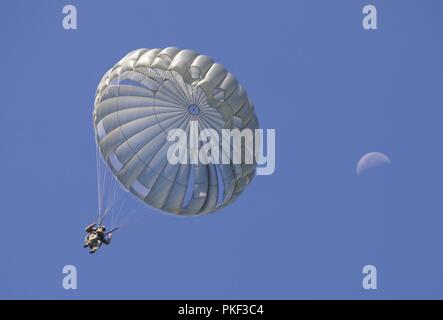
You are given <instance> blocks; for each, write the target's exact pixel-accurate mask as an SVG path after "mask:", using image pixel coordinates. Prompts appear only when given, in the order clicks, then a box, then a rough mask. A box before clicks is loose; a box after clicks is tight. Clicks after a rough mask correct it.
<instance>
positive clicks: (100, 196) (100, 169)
mask: <svg viewBox="0 0 443 320" xmlns="http://www.w3.org/2000/svg"><path fill="white" fill-rule="evenodd" d="M99 148H100V147H99V145H98V141H97V138H96V139H95V158H96V165H97V193H98V195H97V196H98V219H97V221H100V220H101V215H102V211H103V187H102V180H103V165H102V159H101V155H100V150H99Z"/></svg>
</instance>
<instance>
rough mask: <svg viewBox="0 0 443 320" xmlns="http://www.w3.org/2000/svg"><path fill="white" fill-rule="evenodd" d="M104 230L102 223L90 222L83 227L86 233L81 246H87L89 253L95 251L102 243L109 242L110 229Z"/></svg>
mask: <svg viewBox="0 0 443 320" xmlns="http://www.w3.org/2000/svg"><path fill="white" fill-rule="evenodd" d="M115 230H117V229H114V230H111V231H110V232H108V233H107V232H106V227H105V226H103V225H97V224H96V223H92V224H90V225H88V226H87V227H86V228H85V231H86V232H87V233H88V234H87V235H86V238H85V242H84V243H83V248H87V247H89V253H95V252H96V251H97V250H98V249H99V248H100V247H101V245H102V243H104V244H106V245H108V244H110V243H111V239H112V231H115Z"/></svg>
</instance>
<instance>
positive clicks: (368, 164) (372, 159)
mask: <svg viewBox="0 0 443 320" xmlns="http://www.w3.org/2000/svg"><path fill="white" fill-rule="evenodd" d="M390 163H391V159H389V157H388V156H387V155H385V154H384V153H381V152H369V153H367V154H365V155H364V156H363V157H361V158H360V160H358V163H357V175H361V174H362V173H363V172H365V171H367V170H369V169H371V168H375V167H379V166H381V165H387V164H390Z"/></svg>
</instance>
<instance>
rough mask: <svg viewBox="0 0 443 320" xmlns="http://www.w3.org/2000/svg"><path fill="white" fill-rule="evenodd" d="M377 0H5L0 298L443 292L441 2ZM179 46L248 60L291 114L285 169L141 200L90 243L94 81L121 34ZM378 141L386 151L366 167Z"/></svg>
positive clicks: (282, 110) (267, 92) (244, 66)
mask: <svg viewBox="0 0 443 320" xmlns="http://www.w3.org/2000/svg"><path fill="white" fill-rule="evenodd" d="M368 3H369V2H367V1H355V0H354V1H350V0H349V1H345V0H337V1H326V0H324V1H319V0H315V1H313V0H309V1H308V0H305V1H261V2H259V1H234V0H230V1H223V2H215V1H203V0H201V1H194V0H189V1H124V2H123V1H69V2H66V3H65V2H64V1H32V2H31V1H5V3H4V4H3V10H2V11H1V13H0V15H1V19H0V34H1V39H2V50H1V51H0V57H1V59H2V61H3V64H2V75H3V76H2V77H1V79H0V81H1V87H2V88H3V91H2V92H3V94H2V103H1V108H0V119H1V120H2V122H1V123H2V125H1V126H0V135H1V137H2V139H1V140H0V150H1V157H0V164H1V168H2V174H1V177H2V179H1V183H0V194H1V195H2V196H1V200H2V201H1V202H0V212H1V217H2V226H3V228H2V229H3V230H2V232H0V242H1V244H2V258H1V263H0V298H61V299H79V298H86V299H91V298H135V299H143V298H147V299H167V298H184V299H186V298H204V299H212V298H264V299H266V298H270V299H273V298H283V299H295V298H355V299H373V298H440V299H441V298H443V271H442V270H443V253H442V250H441V248H442V243H443V232H442V226H443V197H442V196H441V193H442V192H443V170H442V165H441V164H442V163H443V151H442V147H441V137H442V136H443V127H442V125H441V122H442V116H443V112H442V103H441V102H442V98H443V90H442V89H441V88H442V85H443V72H442V71H443V61H442V58H441V57H442V56H443V37H442V36H441V34H442V31H443V20H442V19H441V12H442V10H443V3H441V1H437V0H435V1H431V0H429V1H418V0H416V1H399V0H397V1H371V2H370V3H371V4H375V5H376V6H377V9H378V24H379V25H378V26H379V29H378V30H377V31H365V30H363V29H362V27H361V20H362V17H363V15H362V13H361V10H362V7H363V6H364V5H365V4H368ZM65 4H74V5H76V7H77V10H78V30H75V31H72V30H71V31H66V30H64V29H63V28H62V19H63V14H62V8H63V6H64V5H65ZM168 46H175V47H179V48H190V49H193V50H196V51H198V52H200V53H201V54H206V55H209V56H211V57H213V58H214V59H215V60H216V61H218V62H220V63H222V64H224V65H225V66H226V67H227V68H228V69H229V70H230V71H231V72H232V73H233V74H234V75H235V76H236V77H237V78H238V79H239V81H240V82H241V83H242V84H243V86H244V87H245V88H246V89H247V91H248V95H249V96H250V98H251V99H252V100H253V102H254V104H255V109H256V113H257V116H258V118H259V121H260V126H261V127H262V128H275V129H276V131H277V141H276V142H277V151H276V171H275V173H274V174H273V175H272V176H259V177H256V179H255V180H254V181H253V183H252V184H251V185H250V186H249V187H248V189H247V190H246V191H245V192H244V193H243V194H242V196H241V197H240V198H239V199H238V200H237V201H236V202H235V203H234V204H232V205H231V206H229V207H227V208H225V209H223V210H221V211H219V212H217V213H215V214H211V215H206V216H202V217H197V218H190V219H187V218H177V217H175V216H171V215H165V214H161V213H159V212H157V211H154V210H153V209H151V208H149V207H145V208H144V209H143V210H141V212H139V216H140V217H137V219H138V220H137V223H134V224H133V225H131V226H130V227H128V228H126V229H123V230H122V231H121V232H118V233H116V234H115V237H114V240H113V244H112V245H111V246H110V247H106V248H103V250H102V251H101V252H99V253H98V254H97V255H94V256H90V255H89V254H88V253H87V252H86V251H85V250H84V249H82V248H81V242H82V240H83V237H84V231H83V228H84V226H85V225H86V224H87V223H90V222H91V221H92V220H93V219H94V217H95V216H96V213H97V193H96V192H97V191H96V190H97V189H96V171H95V170H96V164H95V145H94V136H93V128H92V119H91V118H92V108H93V102H94V94H95V89H96V86H97V84H98V82H99V81H100V79H101V77H102V75H103V74H104V72H106V71H107V70H108V69H109V68H110V67H111V66H113V65H114V64H115V62H117V61H118V60H119V59H120V58H121V57H123V56H124V55H125V54H126V53H127V52H129V51H131V50H134V49H137V48H143V47H146V48H154V47H159V48H162V47H168ZM370 151H381V152H384V153H386V154H387V155H388V156H389V157H390V158H391V160H392V164H391V165H390V166H386V167H383V168H377V169H375V170H372V171H370V172H367V174H366V175H364V176H360V177H357V176H356V175H355V165H356V163H357V161H358V159H359V158H360V157H361V156H362V155H363V154H365V153H367V152H370ZM139 218H140V219H139ZM67 264H73V265H75V266H76V267H77V270H78V290H75V291H74V290H70V291H69V290H64V289H63V287H62V279H63V274H62V268H63V266H65V265H67ZM367 264H373V265H375V266H376V267H377V270H378V290H375V291H366V290H363V289H362V286H361V279H362V274H361V270H362V268H363V266H364V265H367Z"/></svg>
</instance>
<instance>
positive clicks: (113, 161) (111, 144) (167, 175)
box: [93, 47, 258, 215]
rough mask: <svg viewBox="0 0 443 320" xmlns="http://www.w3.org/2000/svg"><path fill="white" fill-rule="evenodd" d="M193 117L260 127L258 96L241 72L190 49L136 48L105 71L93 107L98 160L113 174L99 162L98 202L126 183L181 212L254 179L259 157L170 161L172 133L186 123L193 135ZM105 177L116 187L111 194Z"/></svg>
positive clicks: (212, 123)
mask: <svg viewBox="0 0 443 320" xmlns="http://www.w3.org/2000/svg"><path fill="white" fill-rule="evenodd" d="M192 121H194V122H197V123H198V127H199V128H200V129H205V128H209V129H214V130H215V132H217V133H219V134H221V132H222V130H223V129H235V128H237V129H239V130H243V129H245V128H249V129H251V130H254V129H256V128H258V120H257V117H256V115H255V113H254V107H253V104H252V102H251V101H250V99H249V98H248V97H247V94H246V91H245V90H244V89H243V87H242V86H241V85H240V84H239V83H238V81H237V80H236V78H235V77H234V76H233V75H232V74H231V73H229V72H228V71H227V70H226V69H225V67H224V66H223V65H221V64H219V63H216V62H214V61H213V60H212V59H211V58H209V57H207V56H205V55H199V54H198V53H196V52H194V51H192V50H180V49H177V48H173V47H170V48H165V49H138V50H135V51H132V52H130V53H129V54H127V55H126V56H125V57H124V58H123V59H121V60H120V61H119V62H118V63H117V64H116V65H115V66H113V67H112V68H111V69H110V70H109V71H108V72H106V74H105V75H104V76H103V78H102V79H101V81H100V83H99V85H98V88H97V92H96V96H95V104H94V112H93V123H94V131H95V138H96V143H97V161H98V162H97V163H98V165H99V166H101V165H102V164H104V165H105V167H106V168H105V169H106V170H109V172H110V175H111V177H108V178H106V175H105V176H103V175H102V174H100V173H99V171H102V170H103V168H101V169H99V168H98V180H99V181H98V185H99V203H100V202H103V199H101V200H100V198H104V197H109V198H112V197H113V196H112V195H110V192H111V193H112V192H116V191H115V188H121V189H123V190H125V191H127V192H129V193H130V194H132V195H134V196H135V197H137V198H138V199H140V200H141V201H142V202H143V203H145V204H148V205H150V206H152V207H154V208H158V209H160V210H162V211H165V212H169V213H174V214H178V215H199V214H203V213H209V212H213V211H216V210H218V209H220V208H223V207H225V206H227V205H229V204H231V203H232V202H233V201H234V200H235V199H236V198H237V197H238V196H239V195H240V194H241V193H242V191H243V190H244V189H245V187H246V186H247V185H248V184H249V183H250V182H251V180H252V179H253V177H254V175H255V169H256V163H255V161H254V163H252V164H251V163H249V164H246V163H240V164H234V162H233V161H229V163H219V164H214V163H209V164H203V163H197V164H191V163H189V162H188V163H177V164H172V163H170V162H169V161H168V160H167V154H168V149H169V148H170V147H171V145H172V144H173V143H174V141H169V140H168V133H169V132H171V130H175V129H181V130H183V132H185V133H188V137H189V135H190V134H192V132H191V131H192V124H191V122H192ZM254 139H256V138H255V137H254ZM186 147H187V148H188V150H189V151H190V152H192V150H190V148H189V145H187V146H186ZM242 148H244V147H243V146H242ZM228 156H229V157H230V159H231V160H232V154H230V155H228ZM106 179H107V180H106ZM104 180H106V181H104ZM105 185H108V187H109V185H112V186H113V187H112V188H114V190H113V191H112V188H111V191H109V190H110V189H109V188H108V191H106V194H105V189H106V188H105V187H104V186H105ZM106 209H109V208H104V207H102V208H99V210H100V211H101V212H103V211H104V210H106Z"/></svg>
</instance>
